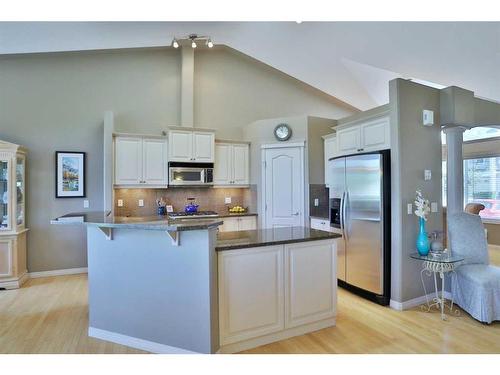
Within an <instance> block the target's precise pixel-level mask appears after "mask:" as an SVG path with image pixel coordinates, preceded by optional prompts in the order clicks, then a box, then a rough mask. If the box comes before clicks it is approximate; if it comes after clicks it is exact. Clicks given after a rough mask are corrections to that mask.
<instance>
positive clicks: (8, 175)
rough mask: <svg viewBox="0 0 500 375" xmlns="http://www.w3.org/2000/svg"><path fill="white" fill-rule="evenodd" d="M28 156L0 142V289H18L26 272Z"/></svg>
mask: <svg viewBox="0 0 500 375" xmlns="http://www.w3.org/2000/svg"><path fill="white" fill-rule="evenodd" d="M26 152H27V150H26V149H25V148H24V147H22V146H19V145H16V144H13V143H9V142H4V141H0V288H5V289H11V288H19V287H20V286H21V285H22V284H23V282H24V281H25V280H26V278H27V269H26V232H27V230H28V229H26V224H25V218H26V203H25V202H26V201H25V196H26V180H25V174H26V173H25V171H26Z"/></svg>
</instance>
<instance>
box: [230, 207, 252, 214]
mask: <svg viewBox="0 0 500 375" xmlns="http://www.w3.org/2000/svg"><path fill="white" fill-rule="evenodd" d="M227 211H228V212H229V213H230V214H244V213H245V212H247V211H248V207H241V206H233V207H228V208H227Z"/></svg>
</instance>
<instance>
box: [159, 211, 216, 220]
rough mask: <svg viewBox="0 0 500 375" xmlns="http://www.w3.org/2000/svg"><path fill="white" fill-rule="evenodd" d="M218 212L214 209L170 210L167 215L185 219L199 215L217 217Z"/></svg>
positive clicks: (172, 217)
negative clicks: (193, 210)
mask: <svg viewBox="0 0 500 375" xmlns="http://www.w3.org/2000/svg"><path fill="white" fill-rule="evenodd" d="M217 216H219V214H218V213H217V212H215V211H198V212H170V213H169V214H168V217H170V218H171V219H186V218H200V217H217Z"/></svg>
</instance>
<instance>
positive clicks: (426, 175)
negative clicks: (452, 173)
mask: <svg viewBox="0 0 500 375" xmlns="http://www.w3.org/2000/svg"><path fill="white" fill-rule="evenodd" d="M431 179H432V171H431V170H430V169H426V170H425V171H424V180H425V181H430V180H431Z"/></svg>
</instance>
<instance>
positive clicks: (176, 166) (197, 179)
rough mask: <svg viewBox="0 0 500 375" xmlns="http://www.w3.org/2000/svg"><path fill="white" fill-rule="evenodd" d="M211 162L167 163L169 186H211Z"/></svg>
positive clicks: (212, 179) (212, 166)
mask: <svg viewBox="0 0 500 375" xmlns="http://www.w3.org/2000/svg"><path fill="white" fill-rule="evenodd" d="M213 184H214V164H213V163H182V162H170V163H168V185H169V186H212V185H213Z"/></svg>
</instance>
